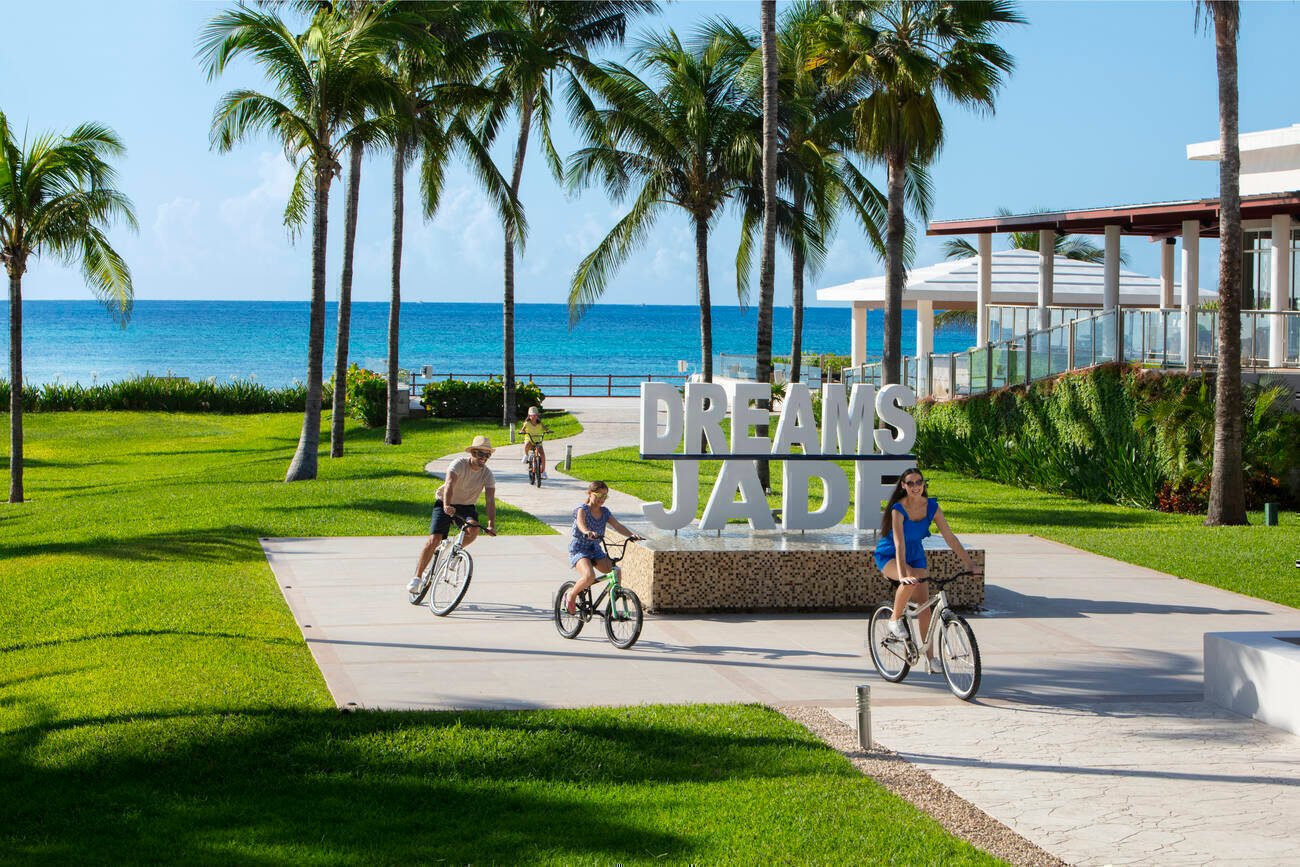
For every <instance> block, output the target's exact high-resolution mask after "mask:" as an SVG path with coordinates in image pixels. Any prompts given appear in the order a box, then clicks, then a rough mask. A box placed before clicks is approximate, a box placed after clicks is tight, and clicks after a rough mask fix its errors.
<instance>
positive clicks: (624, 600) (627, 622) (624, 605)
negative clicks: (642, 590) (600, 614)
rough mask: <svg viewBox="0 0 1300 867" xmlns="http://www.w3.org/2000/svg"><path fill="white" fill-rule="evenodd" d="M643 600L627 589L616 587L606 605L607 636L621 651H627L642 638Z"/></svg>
mask: <svg viewBox="0 0 1300 867" xmlns="http://www.w3.org/2000/svg"><path fill="white" fill-rule="evenodd" d="M643 619H644V616H643V615H642V613H641V600H640V599H639V598H638V597H637V595H636V594H635V593H633V592H632V591H631V590H629V589H627V588H626V587H615V588H614V592H613V593H610V594H609V603H608V604H606V605H605V635H606V637H608V638H609V643H610V644H612V645H614V646H615V647H617V648H618V649H619V650H627V649H628V648H629V647H631V646H632V645H634V644H636V640H637V639H638V638H640V637H641V623H642V621H643Z"/></svg>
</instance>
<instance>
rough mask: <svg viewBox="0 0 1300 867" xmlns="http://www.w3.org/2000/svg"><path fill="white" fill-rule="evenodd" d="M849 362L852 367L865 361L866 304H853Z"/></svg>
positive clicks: (858, 302) (861, 302)
mask: <svg viewBox="0 0 1300 867" xmlns="http://www.w3.org/2000/svg"><path fill="white" fill-rule="evenodd" d="M849 334H850V342H849V346H850V349H849V360H850V361H851V362H852V363H853V366H854V367H857V366H858V365H859V364H865V363H866V361H867V302H865V301H854V302H853V325H852V327H851V329H850V332H849Z"/></svg>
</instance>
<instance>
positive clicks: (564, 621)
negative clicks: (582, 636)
mask: <svg viewBox="0 0 1300 867" xmlns="http://www.w3.org/2000/svg"><path fill="white" fill-rule="evenodd" d="M572 587H573V582H572V581H565V582H564V583H563V584H561V585H560V589H559V590H558V591H556V593H555V600H554V602H553V603H552V605H551V612H552V615H553V616H554V618H555V631H556V632H558V633H560V634H561V635H563V636H564V637H565V638H577V637H578V633H579V632H581V631H582V624H583V623H585V622H586V621H585V620H583V619H582V615H581V614H570V613H569V612H568V611H567V610H566V609H565V607H564V597H565V595H566V594H567V593H568V592H569V590H570V589H571V588H572Z"/></svg>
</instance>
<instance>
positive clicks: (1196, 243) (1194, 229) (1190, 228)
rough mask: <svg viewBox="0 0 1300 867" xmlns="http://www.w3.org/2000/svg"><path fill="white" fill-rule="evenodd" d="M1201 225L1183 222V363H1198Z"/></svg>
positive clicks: (1189, 365) (1190, 364)
mask: <svg viewBox="0 0 1300 867" xmlns="http://www.w3.org/2000/svg"><path fill="white" fill-rule="evenodd" d="M1200 270H1201V224H1200V222H1198V221H1197V220H1183V299H1182V300H1183V361H1184V362H1186V366H1187V368H1188V369H1189V370H1190V369H1191V368H1192V367H1193V366H1194V365H1195V363H1196V307H1197V305H1198V304H1199V303H1200V297H1201V295H1200V292H1201V286H1200V279H1199V275H1200Z"/></svg>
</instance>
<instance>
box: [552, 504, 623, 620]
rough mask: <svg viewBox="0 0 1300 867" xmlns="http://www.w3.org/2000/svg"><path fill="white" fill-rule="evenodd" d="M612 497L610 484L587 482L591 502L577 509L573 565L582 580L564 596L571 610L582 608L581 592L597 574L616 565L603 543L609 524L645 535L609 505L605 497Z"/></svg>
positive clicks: (571, 544) (571, 555) (571, 539)
mask: <svg viewBox="0 0 1300 867" xmlns="http://www.w3.org/2000/svg"><path fill="white" fill-rule="evenodd" d="M608 498H609V485H607V484H605V483H604V482H592V483H591V484H590V485H588V486H587V502H585V503H583V504H582V505H581V506H579V507H578V508H576V509H574V510H573V532H572V535H571V536H570V537H569V565H570V566H572V567H573V568H575V569H577V570H578V583H576V584H574V585H573V589H571V590H570V591H569V592H568V594H567V595H566V596H565V597H564V609H565V610H566V611H568V612H569V613H570V614H573V613H575V612H576V611H577V610H578V596H579V594H581V593H582V591H584V590H586V589H587V588H588V587H590V586H591V585H592V584H595V583H596V575H597V574H600V575H605V574H608V573H609V571H610V570H611V569H613V568H614V561H613V560H611V559H609V557H608V556H607V555H606V554H605V549H604V547H602V546H601V544H600V540H601V539H602V538H604V536H605V528H606V527H607V526H608V527H613V528H614V529H615V530H617V531H619V532H620V533H622V534H623V535H624V536H627V537H628V538H629V539H640V538H641V537H640V536H638V535H637V534H636V533H633V532H632V531H631V530H629V529H628V528H627V527H624V526H623V525H622V524H620V523H619V521H618V519H617V518H615V517H614V513H613V512H611V511H610V510H609V509H607V508H605V500H607V499H608ZM597 570H599V572H598V571H597Z"/></svg>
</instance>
